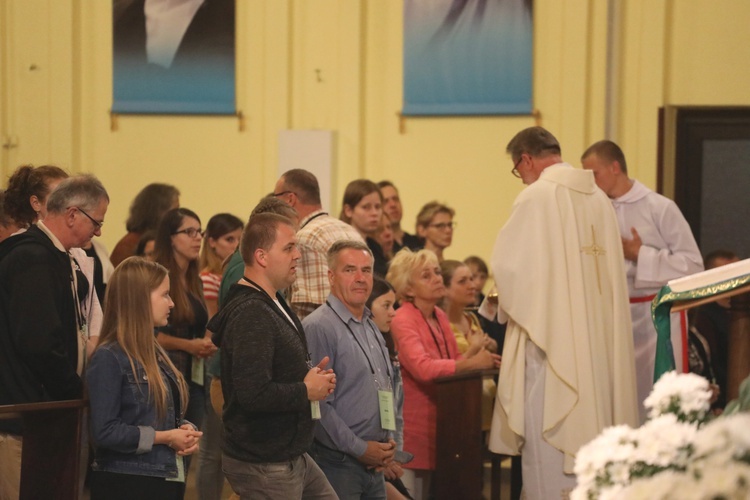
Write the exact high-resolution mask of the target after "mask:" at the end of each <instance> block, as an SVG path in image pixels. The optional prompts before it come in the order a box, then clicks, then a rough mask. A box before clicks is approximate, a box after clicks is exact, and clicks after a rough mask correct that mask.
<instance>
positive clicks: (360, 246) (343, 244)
mask: <svg viewBox="0 0 750 500" xmlns="http://www.w3.org/2000/svg"><path fill="white" fill-rule="evenodd" d="M350 248H351V249H352V250H362V251H364V252H367V253H368V255H369V256H370V258H371V259H373V260H374V259H375V258H374V257H373V255H372V251H371V250H370V248H369V247H368V246H367V245H365V244H364V243H362V242H361V241H355V240H338V241H336V242H335V243H334V244H333V245H331V248H329V249H328V253H327V255H326V256H327V260H328V269H333V268H335V267H336V261H337V260H338V258H339V254H340V253H341V252H343V251H344V250H348V249H350Z"/></svg>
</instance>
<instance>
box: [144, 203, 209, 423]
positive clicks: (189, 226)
mask: <svg viewBox="0 0 750 500" xmlns="http://www.w3.org/2000/svg"><path fill="white" fill-rule="evenodd" d="M202 241H203V230H202V229H201V221H200V218H199V217H198V215H196V213H195V212H193V211H192V210H189V209H187V208H175V209H172V210H169V211H168V212H167V213H165V214H164V217H163V218H162V220H161V222H160V223H159V227H158V229H157V230H156V243H155V245H154V253H155V258H156V262H158V263H159V264H161V265H162V266H164V267H166V268H167V270H169V282H170V286H171V291H170V295H171V296H172V300H174V309H172V313H171V314H170V315H169V323H168V324H166V325H164V326H158V327H157V328H156V332H157V333H156V340H157V341H158V342H159V344H160V345H161V346H162V347H163V348H164V349H165V350H166V351H167V355H168V356H169V359H171V360H172V363H174V365H175V367H176V368H177V369H178V370H179V371H180V373H182V375H183V377H184V378H185V380H186V381H187V385H188V389H189V392H190V403H189V404H188V407H187V412H186V414H185V418H186V419H188V420H190V421H191V422H193V423H194V424H195V425H197V426H198V427H201V426H202V424H203V416H204V414H205V411H206V409H205V399H206V397H205V394H206V393H205V389H204V387H205V377H204V360H205V359H206V358H208V357H210V356H211V355H213V354H214V353H215V352H216V346H214V344H213V343H212V342H211V335H210V333H209V332H208V331H207V330H206V323H207V322H208V311H207V310H206V305H205V303H204V301H203V287H202V284H201V280H200V277H199V276H198V257H199V256H200V251H201V242H202Z"/></svg>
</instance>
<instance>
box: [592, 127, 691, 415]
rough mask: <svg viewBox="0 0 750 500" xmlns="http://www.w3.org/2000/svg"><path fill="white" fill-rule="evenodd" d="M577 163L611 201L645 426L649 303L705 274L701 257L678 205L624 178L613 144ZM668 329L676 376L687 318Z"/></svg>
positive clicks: (683, 361)
mask: <svg viewBox="0 0 750 500" xmlns="http://www.w3.org/2000/svg"><path fill="white" fill-rule="evenodd" d="M581 162H582V163H583V168H584V169H586V170H591V171H592V172H594V179H596V184H597V185H598V186H599V187H600V188H601V189H602V191H604V192H605V193H606V194H607V196H609V197H610V198H611V200H612V205H613V206H614V208H615V214H616V215H617V223H618V225H619V226H620V235H621V236H622V249H623V253H624V255H625V271H626V273H627V279H628V292H629V295H630V313H631V316H632V320H633V342H634V345H635V360H636V372H637V384H638V403H639V410H640V417H641V422H643V421H644V420H645V419H646V410H645V408H644V407H643V400H644V399H646V397H647V396H648V395H649V393H650V392H651V388H652V387H653V384H654V359H655V356H656V329H655V328H654V322H653V320H652V319H651V301H652V300H653V299H654V297H655V296H656V294H657V293H658V292H659V290H660V289H661V287H662V286H664V285H666V284H667V282H668V281H670V280H673V279H675V278H681V277H682V276H687V275H690V274H694V273H697V272H700V271H703V257H702V256H701V253H700V250H699V249H698V245H696V243H695V238H694V237H693V233H692V231H691V230H690V226H689V225H688V223H687V221H686V220H685V217H683V216H682V212H680V209H679V208H677V205H676V204H675V203H674V202H673V201H672V200H670V199H669V198H665V197H664V196H662V195H660V194H657V193H655V192H653V191H651V190H650V189H649V188H647V187H646V186H644V185H643V184H641V183H640V182H638V181H637V180H634V179H630V178H629V177H628V168H627V164H626V163H625V155H624V154H623V152H622V149H620V147H619V146H618V145H617V144H615V143H614V142H612V141H599V142H597V143H595V144H593V145H592V146H590V147H589V148H588V149H587V150H586V152H585V153H583V156H582V157H581ZM671 324H672V333H671V336H672V346H673V351H674V358H675V364H676V368H677V371H678V372H681V371H683V368H684V371H687V348H686V347H687V321H686V317H685V314H684V313H676V314H674V315H673V317H672V321H671Z"/></svg>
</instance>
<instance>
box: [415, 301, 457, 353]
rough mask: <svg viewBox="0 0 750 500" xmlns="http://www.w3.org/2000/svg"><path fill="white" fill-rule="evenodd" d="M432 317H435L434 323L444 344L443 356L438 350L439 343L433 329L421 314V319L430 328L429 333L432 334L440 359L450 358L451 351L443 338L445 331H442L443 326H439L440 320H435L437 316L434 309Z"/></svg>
mask: <svg viewBox="0 0 750 500" xmlns="http://www.w3.org/2000/svg"><path fill="white" fill-rule="evenodd" d="M419 315H420V316H422V314H421V313H420V314H419ZM432 317H433V318H435V324H437V327H438V330H440V336H442V337H443V345H444V346H445V356H446V357H445V358H443V351H441V350H440V344H439V343H438V339H437V336H435V331H434V330H433V329H432V325H430V322H429V321H427V318H425V317H424V316H422V319H423V320H424V322H425V323H427V328H429V329H430V335H432V340H433V341H434V342H435V347H437V350H438V353H440V359H450V358H451V353H450V351H448V341H447V340H445V332H443V328H442V327H441V326H440V322H439V321H438V320H437V316H435V311H432Z"/></svg>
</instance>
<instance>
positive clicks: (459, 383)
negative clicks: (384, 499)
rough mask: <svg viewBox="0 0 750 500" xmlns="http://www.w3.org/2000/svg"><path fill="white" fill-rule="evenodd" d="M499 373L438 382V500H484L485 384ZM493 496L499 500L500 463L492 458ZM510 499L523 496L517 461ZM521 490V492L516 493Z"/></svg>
mask: <svg viewBox="0 0 750 500" xmlns="http://www.w3.org/2000/svg"><path fill="white" fill-rule="evenodd" d="M497 373H498V371H497V370H485V371H475V372H467V373H461V374H459V375H454V376H450V377H440V378H438V379H436V380H435V384H436V386H437V391H436V393H437V402H436V403H437V444H436V450H437V457H436V467H435V478H434V492H435V498H436V499H437V500H443V499H445V500H448V499H450V500H455V499H457V498H460V499H466V500H475V499H481V498H482V479H483V478H482V475H483V470H484V469H483V463H484V460H485V450H484V442H483V439H482V380H483V379H484V378H485V377H495V376H496V375H497ZM491 455H492V456H491V459H492V496H491V498H492V499H493V500H494V499H497V498H500V461H501V460H502V459H503V458H504V457H503V456H502V455H495V454H494V453H493V454H491ZM513 469H514V472H513V473H512V476H513V479H512V481H511V492H512V493H511V497H512V498H518V497H517V496H515V495H518V496H520V481H519V480H517V479H516V478H517V477H518V479H520V462H519V461H518V460H517V459H514V464H513ZM516 490H518V491H516Z"/></svg>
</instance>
